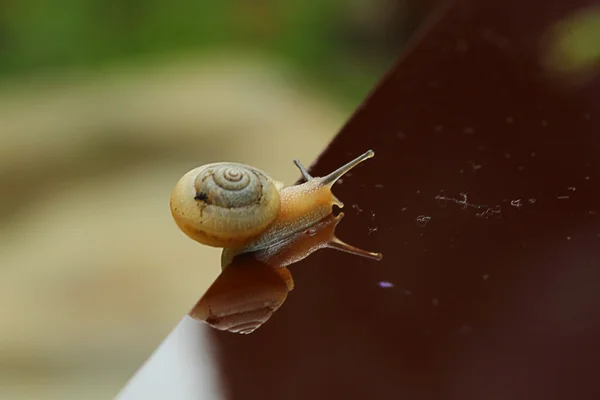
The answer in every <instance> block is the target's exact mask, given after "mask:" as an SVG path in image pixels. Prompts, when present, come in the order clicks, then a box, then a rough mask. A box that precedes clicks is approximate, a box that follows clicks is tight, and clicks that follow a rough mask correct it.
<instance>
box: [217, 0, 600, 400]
mask: <svg viewBox="0 0 600 400" xmlns="http://www.w3.org/2000/svg"><path fill="white" fill-rule="evenodd" d="M592 4H593V3H592V2H583V1H567V0H564V1H556V2H545V1H541V0H532V1H529V2H524V1H519V0H507V1H499V0H498V1H496V0H488V1H479V2H475V1H471V2H467V1H464V2H455V3H452V4H451V5H450V6H449V7H448V8H446V9H444V10H443V12H441V13H440V15H439V20H438V21H434V22H433V23H432V25H431V26H430V27H429V28H428V29H427V32H425V33H424V34H422V36H421V37H419V38H418V40H417V41H416V42H415V43H414V46H413V47H412V48H411V49H410V51H409V52H408V53H407V54H406V55H405V56H403V57H402V58H401V59H400V60H399V62H398V64H397V66H396V67H395V68H393V70H392V71H391V72H390V74H389V75H388V76H387V77H385V79H384V80H383V81H382V83H381V84H380V85H379V86H378V87H377V89H376V90H375V91H374V93H373V94H372V96H370V97H369V98H368V99H367V100H366V102H365V103H364V104H363V105H362V106H361V107H360V109H359V110H358V111H357V113H356V114H355V115H354V116H353V117H352V118H351V119H350V121H349V123H348V124H347V125H346V126H345V127H344V128H343V130H342V131H341V132H340V134H339V136H338V137H337V138H336V139H335V140H334V142H333V143H332V144H331V146H330V147H328V148H327V149H326V150H325V152H324V153H323V155H322V156H321V158H320V159H319V160H318V162H317V163H316V164H315V165H314V167H313V169H312V170H311V173H312V174H314V175H323V174H326V173H328V172H330V171H331V170H333V169H335V168H336V167H337V166H339V165H340V163H343V162H345V161H347V160H348V159H349V158H352V157H355V156H357V155H358V154H360V153H362V152H364V151H365V150H367V149H369V148H372V149H374V150H375V153H376V155H375V158H374V159H372V160H370V161H369V162H366V163H364V164H363V165H361V166H360V167H359V168H356V170H355V171H353V172H352V174H351V176H349V177H345V178H344V179H343V182H342V183H341V184H338V185H336V187H335V188H334V193H335V195H336V196H337V197H338V198H339V199H340V200H342V201H343V202H344V203H345V204H346V207H345V212H346V214H347V215H346V218H344V221H343V222H342V223H341V224H340V225H339V227H338V230H337V234H338V236H339V237H340V238H341V239H343V240H347V241H349V242H352V243H353V244H356V245H358V246H360V247H363V248H367V249H370V250H373V251H381V252H382V253H383V254H384V259H383V261H381V262H379V263H377V262H373V261H371V260H366V259H361V258H357V257H353V256H351V255H346V254H343V253H339V252H335V251H332V250H321V251H319V252H317V253H315V254H313V255H311V256H310V257H309V258H307V259H305V260H303V261H302V262H300V263H298V264H295V265H292V266H291V267H290V270H291V272H292V274H293V276H294V281H295V284H296V289H295V290H294V291H293V292H291V293H290V294H289V296H288V298H287V301H286V303H285V304H284V305H283V306H282V307H281V309H279V311H278V312H277V313H275V314H274V315H273V317H272V318H271V319H270V320H269V321H268V323H266V324H265V325H264V326H262V327H261V328H260V329H259V330H257V331H255V332H254V333H252V334H251V335H248V336H240V335H233V334H230V333H226V332H220V331H216V330H212V331H211V335H212V338H213V342H214V344H213V345H214V346H215V347H216V349H217V353H218V355H219V357H220V371H219V372H220V375H221V377H222V379H223V384H224V386H225V388H226V392H227V395H228V398H230V399H245V400H248V399H262V400H265V399H325V398H327V399H331V398H336V399H338V398H339V399H486V400H491V399H514V400H517V399H571V398H577V399H584V398H585V399H591V398H600V384H599V383H598V382H597V378H596V374H597V371H598V367H599V366H600V300H599V298H598V294H599V293H600V291H599V289H600V186H599V184H600V163H599V162H598V156H599V154H600V136H599V135H600V84H599V80H598V79H596V78H595V75H593V74H591V73H590V69H589V68H588V70H587V71H586V74H585V76H583V75H582V73H580V72H576V73H572V74H571V75H564V74H563V75H557V74H555V73H549V71H548V69H547V65H548V64H547V62H546V60H547V59H548V57H547V56H546V53H545V52H546V49H547V48H548V40H550V38H552V36H551V35H549V34H548V32H549V30H551V29H552V27H553V26H554V24H555V23H557V22H558V21H559V20H561V19H564V18H567V17H569V16H570V15H571V13H572V12H574V11H575V10H578V9H580V8H581V7H591V6H592ZM587 11H588V12H594V9H593V8H589V9H587ZM595 12H598V9H595ZM597 40H598V39H596V41H597ZM596 65H597V63H596ZM592 72H593V68H592ZM290 162H291V160H290ZM306 162H307V163H308V161H307V160H306ZM463 194H466V195H463ZM207 329H210V328H208V327H207Z"/></svg>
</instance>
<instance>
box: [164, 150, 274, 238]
mask: <svg viewBox="0 0 600 400" xmlns="http://www.w3.org/2000/svg"><path fill="white" fill-rule="evenodd" d="M282 187H283V183H281V182H278V181H275V180H274V179H272V178H271V177H269V176H268V175H267V174H265V173H264V172H262V171H260V170H258V169H256V168H253V167H250V166H248V165H244V164H238V163H226V162H223V163H214V164H207V165H203V166H201V167H198V168H195V169H193V170H191V171H190V172H188V173H187V174H185V175H184V176H183V177H182V178H181V179H180V180H179V182H177V184H176V185H175V188H174V189H173V193H172V194H171V213H172V215H173V218H174V219H175V222H176V223H177V225H178V226H179V228H180V229H181V230H182V231H183V232H184V233H185V234H186V235H188V236H189V237H190V238H192V239H194V240H196V241H198V242H200V243H203V244H206V245H208V246H214V247H238V246H242V245H244V244H246V243H248V242H250V241H252V240H253V239H255V238H256V237H258V236H259V235H260V234H261V233H262V232H263V231H264V230H265V229H266V228H267V227H268V226H269V225H270V224H271V223H272V222H273V221H274V220H275V219H276V218H277V215H278V213H279V209H280V205H281V201H280V198H279V189H281V188H282Z"/></svg>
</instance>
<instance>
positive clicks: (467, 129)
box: [463, 126, 475, 135]
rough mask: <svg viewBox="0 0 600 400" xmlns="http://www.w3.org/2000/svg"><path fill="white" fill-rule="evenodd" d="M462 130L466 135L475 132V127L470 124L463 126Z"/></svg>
mask: <svg viewBox="0 0 600 400" xmlns="http://www.w3.org/2000/svg"><path fill="white" fill-rule="evenodd" d="M463 132H464V133H466V134H467V135H472V134H473V133H475V128H473V127H472V126H465V129H464V130H463Z"/></svg>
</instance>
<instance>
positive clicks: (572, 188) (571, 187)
mask: <svg viewBox="0 0 600 400" xmlns="http://www.w3.org/2000/svg"><path fill="white" fill-rule="evenodd" d="M567 189H568V190H570V191H571V192H574V191H575V190H577V188H576V187H575V186H569V187H568V188H567Z"/></svg>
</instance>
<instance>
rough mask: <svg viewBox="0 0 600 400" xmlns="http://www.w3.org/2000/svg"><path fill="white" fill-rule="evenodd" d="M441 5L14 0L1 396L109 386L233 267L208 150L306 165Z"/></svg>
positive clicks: (3, 139)
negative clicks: (211, 232) (225, 258)
mask: <svg viewBox="0 0 600 400" xmlns="http://www.w3.org/2000/svg"><path fill="white" fill-rule="evenodd" d="M432 3H433V1H425V2H423V1H421V2H418V1H389V0H377V1H369V0H352V1H341V0H329V1H321V0H306V1H304V2H298V3H286V2H276V1H267V0H252V1H250V0H227V1H221V2H209V1H203V0H200V1H183V0H170V1H166V0H155V1H138V0H119V1H116V0H104V1H99V0H53V1H44V0H7V1H4V2H2V4H0V180H1V185H2V190H1V191H0V193H1V195H0V221H1V223H0V304H1V305H0V324H1V330H0V398H2V399H32V398H35V399H55V398H56V399H82V398H86V399H104V398H111V397H112V396H113V395H114V394H116V392H117V391H118V390H119V388H120V387H122V386H123V385H124V384H125V382H126V381H127V380H128V379H129V378H130V377H131V375H132V374H133V373H134V371H135V370H136V369H137V368H138V367H139V366H140V365H141V363H142V362H143V361H144V360H145V359H146V358H147V357H148V356H149V355H150V353H151V352H152V351H153V349H154V348H155V347H156V346H157V345H158V344H159V343H160V342H161V341H162V339H163V338H164V337H165V336H166V335H167V334H168V333H169V332H170V330H171V329H172V328H173V327H174V325H175V324H176V323H177V321H179V320H180V318H181V317H182V316H183V315H184V314H185V313H186V312H187V311H188V310H189V308H190V307H191V306H192V305H193V304H194V303H195V302H196V300H197V299H198V298H199V297H200V296H201V295H202V294H203V292H204V291H205V290H206V288H207V287H208V286H209V285H210V283H211V282H212V280H213V279H214V278H215V277H216V276H217V275H218V273H219V271H220V265H219V257H220V250H219V249H214V248H207V247H204V246H200V245H198V244H196V243H194V242H192V241H191V240H189V239H188V238H187V237H185V236H184V235H183V234H182V233H181V232H179V231H178V229H177V228H176V226H175V224H174V223H173V221H172V220H171V216H170V213H169V206H168V202H169V195H170V192H171V189H172V188H173V186H174V184H175V182H176V181H177V180H178V179H179V178H180V176H181V175H183V174H184V173H185V172H187V171H188V170H189V169H192V168H194V167H196V166H198V165H201V164H205V163H208V162H215V161H224V160H227V161H235V162H242V163H247V164H251V165H253V166H256V167H258V168H260V169H262V170H264V171H266V172H267V173H269V174H271V175H272V176H273V177H274V178H276V179H278V180H283V181H285V182H287V183H292V182H293V181H295V180H296V179H297V178H298V177H299V173H298V171H297V170H296V168H295V167H294V166H293V163H292V160H293V159H294V158H299V159H301V160H302V161H303V162H304V163H305V164H306V165H309V164H310V163H311V162H312V161H313V160H314V158H315V157H317V156H318V154H319V153H320V151H321V150H322V149H323V148H324V146H326V145H327V143H328V141H329V140H330V139H331V138H332V137H333V136H334V135H335V134H336V133H337V131H338V130H339V129H340V128H341V126H342V125H343V124H344V123H345V121H346V120H347V118H348V117H349V116H350V115H351V113H352V112H353V110H354V109H355V108H356V107H357V106H358V105H359V103H360V101H361V100H362V98H363V97H364V96H365V95H366V94H368V92H369V91H370V89H371V87H372V86H373V85H374V84H375V83H376V82H377V80H378V79H379V77H380V76H382V75H383V74H384V73H385V71H386V69H387V68H388V67H389V66H390V65H391V63H392V62H393V60H394V59H395V58H396V57H397V56H398V54H399V52H400V51H401V49H402V47H403V44H404V43H405V41H406V39H407V38H408V36H409V35H410V33H411V32H412V31H413V29H414V28H415V26H416V25H417V24H418V22H419V21H420V20H421V19H422V17H423V15H425V13H426V11H427V9H428V8H429V7H430V5H431V4H432Z"/></svg>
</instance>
